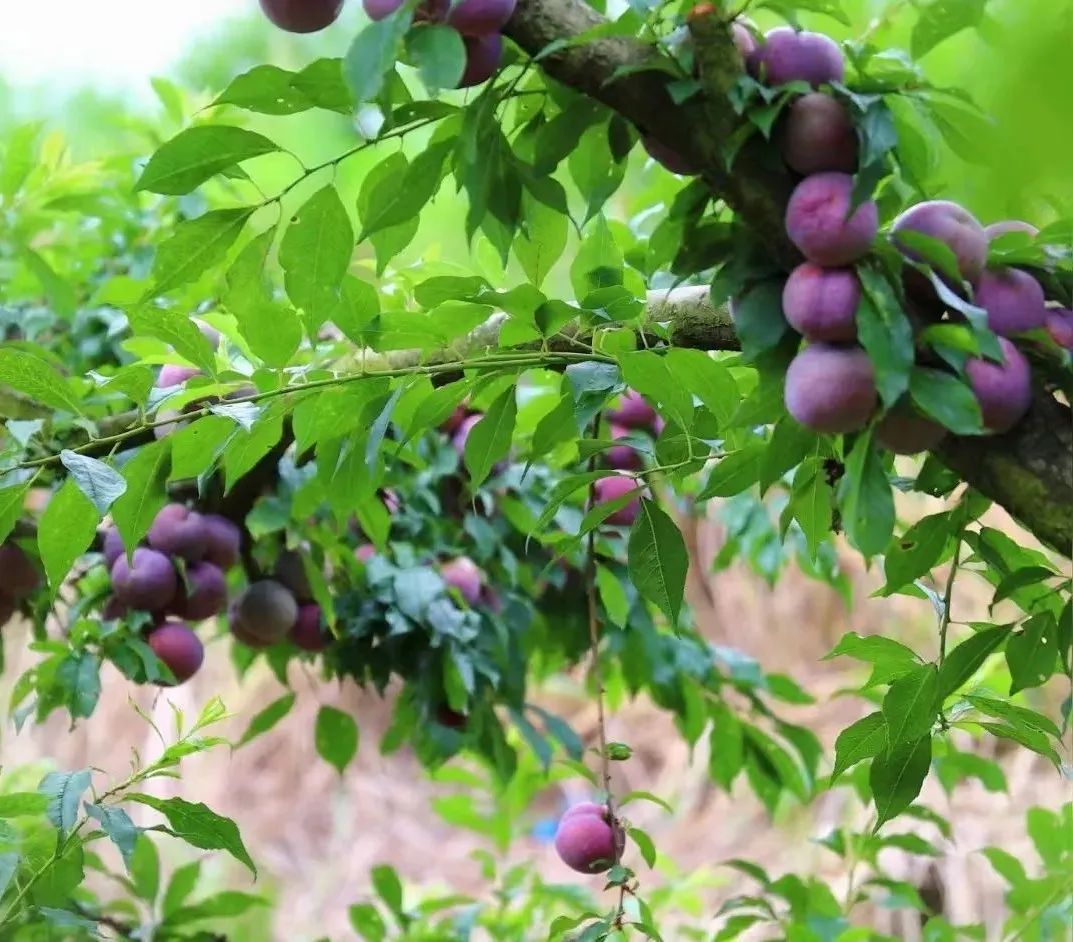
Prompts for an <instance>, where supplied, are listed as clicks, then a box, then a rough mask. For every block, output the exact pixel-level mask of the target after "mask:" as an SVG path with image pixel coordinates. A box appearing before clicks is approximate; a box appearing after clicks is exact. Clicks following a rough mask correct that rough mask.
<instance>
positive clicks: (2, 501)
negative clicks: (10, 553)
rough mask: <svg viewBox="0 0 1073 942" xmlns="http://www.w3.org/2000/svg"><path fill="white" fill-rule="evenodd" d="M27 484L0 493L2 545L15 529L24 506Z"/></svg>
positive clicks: (0, 533) (0, 537) (28, 486)
mask: <svg viewBox="0 0 1073 942" xmlns="http://www.w3.org/2000/svg"><path fill="white" fill-rule="evenodd" d="M29 490H30V485H29V483H26V484H18V485H16V486H15V487H7V488H4V489H3V490H2V491H0V543H3V542H4V540H6V539H7V538H8V537H9V536H10V535H11V531H12V530H14V529H15V522H16V521H17V520H18V519H19V517H21V516H22V512H23V509H24V508H25V506H26V494H27V492H28V491H29Z"/></svg>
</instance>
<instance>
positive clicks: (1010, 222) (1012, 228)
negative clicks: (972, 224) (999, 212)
mask: <svg viewBox="0 0 1073 942" xmlns="http://www.w3.org/2000/svg"><path fill="white" fill-rule="evenodd" d="M1007 232H1024V233H1027V234H1028V235H1030V236H1032V238H1033V239H1034V238H1035V237H1036V236H1038V235H1039V229H1037V228H1036V227H1035V226H1033V225H1032V223H1030V222H1025V221H1024V220H1023V219H1004V220H1002V221H1001V222H993V223H991V225H990V226H984V233H985V234H986V235H987V238H988V239H989V240H994V239H997V238H998V237H999V236H1002V235H1006V233H1007Z"/></svg>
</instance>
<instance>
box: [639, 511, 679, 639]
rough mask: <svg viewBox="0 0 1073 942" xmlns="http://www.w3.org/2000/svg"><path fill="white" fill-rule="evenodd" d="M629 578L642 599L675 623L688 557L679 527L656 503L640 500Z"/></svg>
mask: <svg viewBox="0 0 1073 942" xmlns="http://www.w3.org/2000/svg"><path fill="white" fill-rule="evenodd" d="M627 554H628V555H627V559H628V565H629V572H630V579H631V581H632V582H633V584H634V586H635V587H636V588H637V591H638V592H639V593H640V594H641V596H642V597H643V598H645V599H646V600H648V601H649V602H652V603H654V604H655V605H657V606H658V607H659V608H660V609H661V610H662V611H663V612H664V613H665V614H666V616H667V618H668V619H669V620H670V622H671V624H672V625H675V624H677V623H678V615H679V613H680V611H681V609H682V596H683V594H684V592H685V584H686V570H687V569H688V567H689V554H688V553H687V552H686V545H685V540H684V539H682V534H681V532H680V531H679V529H678V525H677V524H676V523H675V522H674V521H673V520H672V519H671V518H670V517H669V516H667V514H666V513H664V512H663V510H661V509H660V506H659V504H657V503H655V501H651V500H649V499H648V498H646V497H642V498H641V506H640V512H639V513H638V515H637V519H636V520H635V521H634V524H633V527H632V528H631V529H630V537H629V545H628V548H627Z"/></svg>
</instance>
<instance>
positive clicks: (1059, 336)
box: [1045, 308, 1073, 350]
mask: <svg viewBox="0 0 1073 942" xmlns="http://www.w3.org/2000/svg"><path fill="white" fill-rule="evenodd" d="M1045 326H1046V327H1047V333H1049V334H1050V335H1051V339H1052V340H1053V341H1054V342H1055V343H1056V344H1058V346H1060V347H1065V348H1066V349H1067V350H1073V311H1071V310H1069V309H1068V308H1052V309H1051V310H1049V311H1048V312H1047V322H1046V325H1045Z"/></svg>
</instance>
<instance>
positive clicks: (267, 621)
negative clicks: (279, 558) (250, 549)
mask: <svg viewBox="0 0 1073 942" xmlns="http://www.w3.org/2000/svg"><path fill="white" fill-rule="evenodd" d="M229 614H230V625H231V633H232V634H233V635H234V636H235V637H236V638H238V639H239V641H242V642H244V643H245V644H248V645H250V647H268V646H269V645H272V644H276V643H277V642H279V641H282V640H283V639H284V638H286V637H287V635H288V634H289V632H290V630H291V629H292V628H293V627H294V625H295V622H297V621H298V603H297V602H296V601H295V599H294V595H293V594H292V593H291V590H290V589H288V588H287V587H286V586H285V585H282V584H281V583H279V582H276V581H275V580H274V579H262V580H261V581H260V582H254V583H252V584H251V585H250V586H248V587H247V588H246V589H245V591H243V592H242V594H241V595H239V596H238V598H236V599H235V600H234V602H233V603H232V605H231V610H230V613H229Z"/></svg>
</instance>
